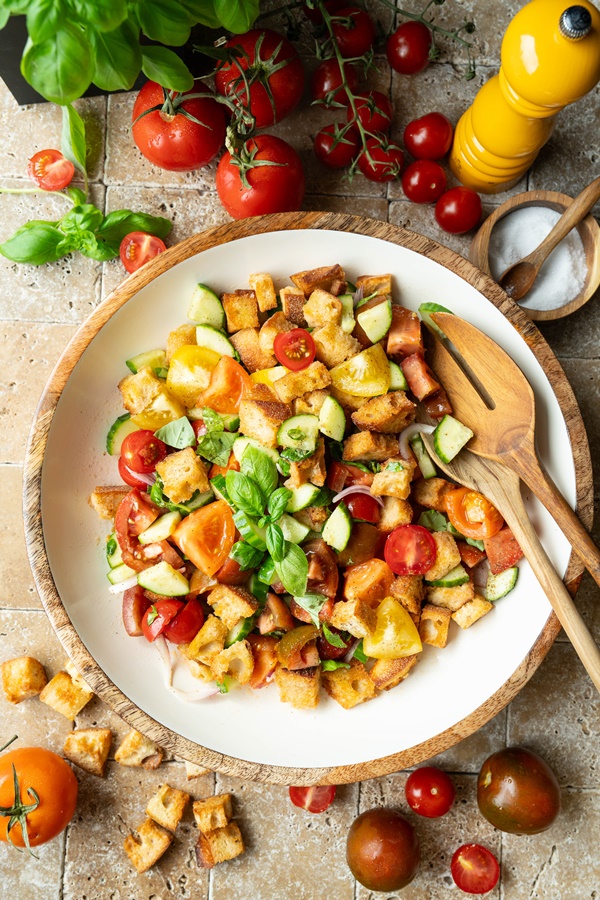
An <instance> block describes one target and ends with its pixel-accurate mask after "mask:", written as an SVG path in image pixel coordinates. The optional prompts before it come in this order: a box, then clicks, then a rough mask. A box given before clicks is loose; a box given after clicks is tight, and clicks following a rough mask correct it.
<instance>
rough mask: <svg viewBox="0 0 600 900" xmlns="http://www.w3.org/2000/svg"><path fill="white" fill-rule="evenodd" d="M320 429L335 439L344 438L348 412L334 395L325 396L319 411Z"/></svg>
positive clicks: (341, 439)
mask: <svg viewBox="0 0 600 900" xmlns="http://www.w3.org/2000/svg"><path fill="white" fill-rule="evenodd" d="M319 431H321V432H322V433H323V434H324V435H325V436H326V437H328V438H331V439H332V440H333V441H343V440H344V433H345V431H346V413H345V412H344V410H343V409H342V407H341V406H340V404H339V403H338V402H337V400H335V399H334V398H333V397H325V400H324V402H323V406H322V407H321V411H320V412H319Z"/></svg>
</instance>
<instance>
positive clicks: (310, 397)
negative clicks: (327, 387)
mask: <svg viewBox="0 0 600 900" xmlns="http://www.w3.org/2000/svg"><path fill="white" fill-rule="evenodd" d="M328 396H329V391H308V392H307V393H306V394H303V395H302V397H298V399H297V400H294V402H293V407H294V415H295V416H301V415H304V414H307V415H309V416H318V415H319V413H320V412H321V408H322V406H323V404H324V403H325V398H326V397H328Z"/></svg>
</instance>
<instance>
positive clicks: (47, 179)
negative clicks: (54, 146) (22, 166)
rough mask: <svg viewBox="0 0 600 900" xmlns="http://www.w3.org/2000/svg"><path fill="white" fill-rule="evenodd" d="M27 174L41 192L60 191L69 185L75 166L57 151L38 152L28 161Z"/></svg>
mask: <svg viewBox="0 0 600 900" xmlns="http://www.w3.org/2000/svg"><path fill="white" fill-rule="evenodd" d="M27 174H28V175H29V177H30V178H31V179H32V181H35V183H36V184H37V186H38V187H41V189H42V190H43V191H62V189H63V188H65V187H66V186H67V185H68V184H70V183H71V181H72V179H73V175H74V174H75V166H74V165H73V163H72V162H71V160H69V159H65V157H64V156H63V155H62V153H61V152H60V151H59V150H39V151H38V152H37V153H34V155H33V156H32V157H31V159H30V160H29V164H28V166H27Z"/></svg>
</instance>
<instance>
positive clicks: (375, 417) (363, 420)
mask: <svg viewBox="0 0 600 900" xmlns="http://www.w3.org/2000/svg"><path fill="white" fill-rule="evenodd" d="M416 409H417V406H416V404H415V403H413V402H412V400H409V399H408V397H407V396H406V394H405V393H404V391H390V392H389V394H383V395H382V396H381V397H372V398H371V399H370V400H369V401H367V403H365V405H364V406H361V408H360V409H359V410H357V411H356V412H354V413H352V421H353V422H354V424H355V425H356V426H357V427H358V428H360V429H361V431H380V432H381V433H382V434H398V432H400V431H402V429H403V428H406V426H407V425H410V423H411V422H412V421H413V420H414V418H415V412H416Z"/></svg>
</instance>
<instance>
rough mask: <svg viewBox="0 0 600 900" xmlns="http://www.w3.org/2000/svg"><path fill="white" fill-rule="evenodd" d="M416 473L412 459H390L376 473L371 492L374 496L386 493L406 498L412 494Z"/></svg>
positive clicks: (400, 498) (387, 495)
mask: <svg viewBox="0 0 600 900" xmlns="http://www.w3.org/2000/svg"><path fill="white" fill-rule="evenodd" d="M363 433H365V432H363ZM366 433H370V432H366ZM414 473H415V463H414V462H413V461H412V460H409V459H388V461H387V462H386V464H385V467H384V468H383V469H382V470H381V472H377V473H376V474H375V477H374V478H373V484H372V485H371V493H372V494H373V496H374V497H379V496H381V495H382V494H384V495H385V496H386V497H396V498H397V499H398V500H406V499H407V498H408V497H409V495H410V488H411V483H412V478H413V475H414Z"/></svg>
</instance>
